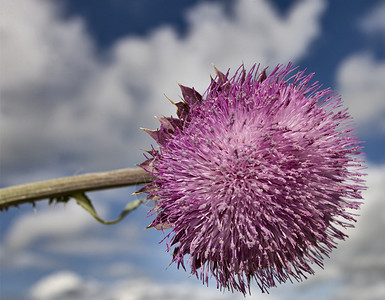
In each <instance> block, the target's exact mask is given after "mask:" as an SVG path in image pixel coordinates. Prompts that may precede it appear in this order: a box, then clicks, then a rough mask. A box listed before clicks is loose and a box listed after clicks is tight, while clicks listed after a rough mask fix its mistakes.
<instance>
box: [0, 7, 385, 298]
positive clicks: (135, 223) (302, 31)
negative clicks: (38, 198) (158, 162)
mask: <svg viewBox="0 0 385 300" xmlns="http://www.w3.org/2000/svg"><path fill="white" fill-rule="evenodd" d="M0 3H1V7H2V13H1V14H2V16H1V19H0V24H1V34H0V38H1V52H0V58H1V61H0V63H1V66H0V67H1V68H0V72H1V77H0V88H1V90H0V92H1V94H0V96H1V110H0V130H1V131H0V147H1V148H0V151H1V156H0V163H1V180H0V186H2V187H4V186H8V185H14V184H21V183H26V182H32V181H38V180H44V179H50V178H55V177H60V176H70V175H73V174H81V173H85V172H91V171H103V170H112V169H116V168H124V167H132V166H134V164H136V163H140V162H141V161H142V160H143V154H142V151H141V149H148V148H149V147H150V144H151V140H150V139H149V137H147V135H146V134H145V133H144V132H142V131H140V130H139V127H146V128H156V127H157V126H158V124H157V121H156V120H155V119H154V117H153V116H154V115H157V116H161V115H166V116H168V115H172V114H174V113H175V111H174V107H172V105H169V103H168V101H167V100H166V98H165V97H164V94H166V95H167V96H168V97H170V98H171V99H178V97H179V95H180V92H179V91H178V86H177V82H180V83H182V84H184V85H188V86H194V87H195V88H196V89H197V90H198V91H201V92H203V91H204V90H205V88H206V87H207V85H208V84H209V81H210V77H209V75H210V74H213V73H214V72H213V69H212V63H214V64H215V65H216V66H217V67H218V68H219V69H221V70H227V69H228V68H231V70H233V71H235V69H236V68H237V67H238V66H239V65H240V64H241V63H245V65H246V67H248V66H251V65H252V64H254V63H261V65H263V66H271V67H272V66H275V65H276V64H278V63H282V64H287V63H288V62H289V61H292V62H294V64H296V65H300V67H301V68H307V69H308V70H309V72H315V73H316V75H315V80H319V81H320V82H322V83H323V84H324V87H327V86H330V87H332V88H333V89H334V90H336V91H337V92H338V93H339V94H341V95H342V98H343V99H344V102H345V105H346V106H347V107H349V111H350V112H351V114H352V115H353V116H354V118H355V121H356V123H357V132H358V135H359V139H360V140H363V141H365V144H364V146H365V152H366V154H367V158H366V160H367V164H368V172H367V173H368V177H367V181H368V186H369V189H368V190H367V191H366V192H365V193H364V197H365V203H364V205H363V206H362V210H361V216H360V217H359V220H358V222H357V227H356V228H355V229H353V230H349V232H348V234H349V236H350V238H349V239H348V240H347V241H344V242H341V243H340V245H339V247H338V249H336V250H335V251H334V252H333V253H332V255H331V258H330V259H326V260H325V269H324V270H321V269H317V268H316V275H315V276H311V277H310V278H309V279H308V280H307V281H305V282H303V283H300V284H298V283H296V284H291V283H289V284H284V285H281V286H278V288H275V289H272V291H271V294H270V295H264V294H261V293H260V292H259V290H258V289H257V288H254V289H253V290H252V296H248V297H247V298H250V299H262V300H263V299H274V300H276V299H352V300H355V299H360V300H361V299H364V300H365V299H382V298H384V297H385V289H384V287H383V278H384V277H385V254H384V253H385V233H384V231H383V228H384V226H385V215H384V213H383V212H384V211H385V201H384V196H383V195H385V185H384V182H385V154H384V153H385V151H384V149H385V88H384V85H385V21H384V20H385V2H384V1H371V0H369V1H359V0H353V1H322V0H309V1H306V0H305V1H278V0H275V1H258V0H239V1H219V0H217V1H195V0H188V1H176V0H174V1H167V0H163V1H161V0H126V1H123V0H110V1H105V0H100V1H91V0H81V1H75V0H67V1H53V0H51V1H49V0H47V1H42V0H0ZM137 188H138V187H132V188H125V189H116V190H110V191H103V192H95V193H90V195H89V196H90V198H91V199H94V200H95V206H96V208H97V210H98V211H100V212H101V214H102V215H103V216H104V217H105V218H107V219H108V218H114V217H115V216H117V215H118V214H119V210H120V209H121V208H123V207H124V206H125V204H126V202H127V201H130V200H133V199H136V196H130V195H131V193H132V192H134V191H135V189H137ZM149 209H150V205H149V204H144V205H143V206H141V207H140V208H139V209H138V210H136V211H135V212H134V213H132V215H130V216H129V217H127V218H126V219H125V220H124V221H122V222H121V223H119V224H117V225H114V226H109V227H106V226H103V225H100V224H99V223H97V222H96V221H94V220H93V219H92V218H91V217H90V216H88V215H87V214H86V213H85V212H83V211H82V210H81V208H80V207H77V206H76V205H75V204H73V203H69V204H67V205H66V206H63V205H56V206H51V207H48V205H47V203H46V202H44V201H43V202H41V203H39V204H38V205H37V207H36V209H33V208H32V207H31V206H30V205H23V206H20V208H18V209H16V208H12V209H10V210H8V211H7V212H1V213H0V225H1V231H0V262H1V263H0V295H1V298H2V299H8V300H9V299H38V300H42V299H68V297H69V295H71V298H72V299H180V298H185V299H230V298H231V299H237V298H239V299H243V296H242V295H238V294H236V295H232V294H230V293H221V292H219V291H217V290H216V288H215V286H216V284H215V282H211V284H210V287H205V286H202V285H201V283H200V281H198V280H197V279H196V278H194V277H192V276H190V275H189V274H188V273H185V272H184V271H183V270H176V268H175V266H173V265H171V266H169V263H170V260H171V257H170V254H169V253H167V252H166V246H165V244H164V243H161V244H159V241H160V240H162V238H163V235H162V233H161V232H157V231H155V230H144V228H145V227H146V226H147V225H148V224H149V223H150V222H151V218H147V217H146V215H147V211H148V210H149Z"/></svg>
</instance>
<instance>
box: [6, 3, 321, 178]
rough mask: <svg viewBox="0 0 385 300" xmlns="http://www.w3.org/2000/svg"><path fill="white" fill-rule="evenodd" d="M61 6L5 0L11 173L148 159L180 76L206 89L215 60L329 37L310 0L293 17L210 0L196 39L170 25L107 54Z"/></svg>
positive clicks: (194, 18)
mask: <svg viewBox="0 0 385 300" xmlns="http://www.w3.org/2000/svg"><path fill="white" fill-rule="evenodd" d="M56 3H57V2H49V1H41V0H2V7H3V9H4V10H5V11H7V14H4V16H5V18H3V19H2V32H1V37H2V45H3V47H2V48H4V51H2V52H1V56H2V57H1V69H2V70H3V72H2V74H4V75H3V77H4V78H2V81H1V93H2V104H1V118H0V120H1V121H0V123H1V124H0V125H1V128H2V135H1V143H2V155H1V164H2V167H3V168H4V169H5V170H7V172H8V173H9V176H10V178H12V176H14V174H17V173H19V172H18V168H21V166H22V167H23V168H24V169H25V168H27V169H28V170H30V172H29V173H28V174H32V173H33V172H35V171H34V170H36V169H38V168H41V169H49V170H57V169H63V172H67V174H68V173H71V172H75V171H78V170H79V169H80V170H83V169H85V170H86V171H89V170H100V169H111V168H117V167H123V166H130V165H132V164H134V163H138V162H140V161H141V160H142V154H141V151H140V150H139V149H142V148H146V147H147V146H148V144H149V143H150V139H149V138H148V137H147V136H146V135H145V134H144V133H142V132H140V131H139V130H138V128H139V127H140V126H143V127H155V126H157V122H156V120H154V119H153V117H152V116H153V115H154V114H156V115H162V114H165V115H170V114H172V113H174V108H173V107H172V106H171V105H170V104H169V103H167V101H166V100H165V99H164V97H163V93H166V94H167V95H168V96H170V97H172V98H174V99H177V97H178V94H180V93H179V92H178V87H177V84H176V81H178V82H181V83H182V84H186V85H193V86H195V87H196V88H197V89H198V90H199V91H202V92H203V91H204V90H205V88H206V86H207V85H208V83H209V73H212V69H211V63H215V64H216V65H217V66H218V67H219V68H221V69H227V68H228V67H232V68H236V67H237V66H238V65H239V64H241V63H242V62H245V64H246V65H250V64H252V63H255V62H261V63H262V65H267V64H276V63H278V62H280V63H287V62H288V61H289V60H294V61H295V60H297V59H299V58H300V57H303V56H304V55H306V52H307V49H308V48H309V45H310V44H311V42H312V41H313V40H314V39H316V38H317V37H318V35H319V34H320V23H319V17H320V16H321V14H322V12H323V11H324V8H325V2H324V1H321V0H306V1H301V2H299V3H298V4H297V5H295V6H294V7H293V8H292V10H291V11H290V12H289V13H288V15H287V17H285V18H284V19H283V18H282V17H280V16H279V15H278V14H277V13H276V12H275V11H274V9H273V8H272V7H271V6H270V4H269V2H268V1H262V0H261V1H247V0H239V1H237V2H236V3H235V4H234V8H235V10H234V12H233V14H232V15H231V16H227V15H226V13H225V12H224V10H223V8H222V6H221V5H220V4H207V3H203V4H200V5H198V6H196V7H195V8H193V9H192V10H190V11H189V12H188V14H187V18H188V24H189V29H188V31H187V34H186V36H184V37H182V38H181V37H178V36H177V34H176V31H175V30H174V29H173V28H170V27H162V28H159V29H157V30H155V31H154V32H152V34H150V35H149V36H148V37H145V38H134V37H130V36H128V37H126V38H123V39H121V40H119V41H117V43H116V44H115V45H114V46H113V47H112V48H111V49H110V50H109V51H108V52H107V53H105V55H104V56H103V58H101V57H100V56H98V55H96V54H95V52H96V51H95V50H94V45H93V42H92V37H91V36H89V34H88V33H87V32H86V31H85V30H84V26H83V20H82V19H81V18H72V19H66V20H64V19H63V18H61V15H60V11H61V8H60V7H57V6H55V5H56ZM106 58H107V59H106ZM20 120H23V121H22V122H21V121H20ZM31 176H32V175H31ZM26 179H27V178H26ZM10 183H12V182H10Z"/></svg>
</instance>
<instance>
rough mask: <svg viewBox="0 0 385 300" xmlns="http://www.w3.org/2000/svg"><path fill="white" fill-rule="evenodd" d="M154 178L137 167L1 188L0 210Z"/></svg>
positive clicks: (137, 183)
mask: <svg viewBox="0 0 385 300" xmlns="http://www.w3.org/2000/svg"><path fill="white" fill-rule="evenodd" d="M152 179H153V177H152V176H151V175H150V174H149V173H147V172H146V171H144V170H142V169H140V168H132V169H121V170H113V171H108V172H98V173H89V174H82V175H75V176H70V177H63V178H58V179H52V180H47V181H41V182H35V183H28V184H23V185H18V186H12V187H7V188H3V189H0V210H1V209H5V208H8V207H10V206H16V205H19V204H23V203H28V202H32V203H34V202H35V201H37V200H43V199H53V198H57V197H62V196H68V195H72V194H76V193H85V192H89V191H96V190H103V189H111V188H117V187H124V186H130V185H140V184H146V183H148V182H150V181H151V180H152Z"/></svg>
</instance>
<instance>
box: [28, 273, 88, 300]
mask: <svg viewBox="0 0 385 300" xmlns="http://www.w3.org/2000/svg"><path fill="white" fill-rule="evenodd" d="M91 285H92V284H90V283H86V282H84V280H83V279H82V278H81V277H80V276H79V275H77V274H76V273H74V272H71V271H59V272H57V273H54V274H51V275H49V276H47V277H44V278H42V279H41V280H39V281H38V282H37V283H36V284H35V285H34V286H33V287H32V288H31V290H30V294H31V296H32V298H33V299H37V300H53V299H74V298H77V297H78V296H82V297H85V296H86V295H87V294H88V293H89V289H90V287H91Z"/></svg>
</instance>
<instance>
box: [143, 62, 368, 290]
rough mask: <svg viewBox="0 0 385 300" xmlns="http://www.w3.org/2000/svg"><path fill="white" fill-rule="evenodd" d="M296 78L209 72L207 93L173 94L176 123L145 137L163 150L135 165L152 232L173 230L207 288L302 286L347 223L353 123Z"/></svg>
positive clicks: (334, 100)
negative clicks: (178, 98) (141, 172)
mask: <svg viewBox="0 0 385 300" xmlns="http://www.w3.org/2000/svg"><path fill="white" fill-rule="evenodd" d="M295 70H296V69H295V68H293V67H292V65H291V64H289V65H288V66H286V67H283V66H277V67H276V68H275V69H274V70H273V71H272V72H271V73H270V74H269V75H267V74H266V69H264V70H263V71H262V72H260V73H259V75H258V68H257V67H256V66H254V67H253V68H252V69H251V70H250V71H249V72H246V71H245V70H244V68H243V66H242V67H240V68H239V69H238V71H237V72H236V74H235V75H234V76H233V77H232V78H230V79H229V78H228V74H229V73H227V74H226V75H225V74H223V73H221V72H219V71H218V70H216V73H217V77H216V79H215V80H214V79H212V82H211V84H210V86H209V88H208V89H207V91H206V92H205V93H204V94H203V97H202V96H201V95H200V94H199V93H198V92H196V91H195V90H194V89H191V88H187V87H184V86H180V87H181V90H182V94H183V102H179V103H176V106H177V115H178V117H177V118H173V117H170V118H165V117H163V118H159V120H160V123H161V126H160V129H158V130H156V131H150V130H147V129H146V131H147V132H148V133H149V134H150V135H151V136H152V137H153V138H154V139H155V140H156V142H157V143H158V145H159V150H155V149H154V148H153V149H152V150H151V151H148V153H149V154H150V155H151V156H152V157H151V158H148V159H147V160H146V161H145V162H143V163H142V164H141V165H140V166H141V167H142V168H143V169H145V170H146V171H148V172H150V173H151V174H152V175H153V176H154V177H155V179H154V180H153V182H152V183H150V184H148V185H147V186H146V187H144V188H143V189H142V190H140V192H147V193H148V195H149V198H150V199H153V200H154V201H155V208H154V210H153V212H154V214H156V217H155V220H154V221H153V222H152V224H151V225H150V226H149V227H154V228H156V229H161V230H164V229H168V228H172V231H171V232H170V233H169V234H168V235H167V246H168V250H169V251H170V250H171V249H172V248H173V250H172V251H173V259H172V261H173V262H175V263H176V264H177V266H178V268H179V267H180V266H182V267H183V268H184V269H186V265H185V262H186V261H187V262H188V264H189V267H190V268H191V272H192V273H193V274H195V275H196V276H197V277H198V278H200V279H201V280H203V282H205V283H206V284H208V279H209V277H210V276H214V277H215V279H216V280H217V285H218V288H220V289H222V288H224V289H228V290H231V291H234V290H238V291H240V292H242V293H243V294H246V293H247V292H250V284H251V280H252V279H253V278H254V279H255V281H256V283H257V284H258V286H259V287H260V289H261V290H262V292H265V291H267V290H268V288H270V287H273V286H275V285H276V282H278V283H282V282H285V281H286V280H290V281H292V279H295V280H297V281H301V280H303V279H304V278H306V274H313V273H314V271H313V270H312V268H311V267H310V264H313V263H315V264H317V265H319V266H321V267H322V266H323V263H322V260H323V257H324V256H328V254H329V253H330V252H331V249H332V248H335V247H336V240H343V239H344V238H345V237H347V235H346V234H345V233H344V232H343V231H342V230H343V229H344V228H347V227H353V225H352V222H354V221H355V219H354V216H355V214H353V213H351V211H350V210H351V209H359V206H360V203H361V202H360V200H361V199H362V197H361V191H362V190H363V189H365V185H364V181H363V179H362V178H361V176H362V175H363V174H362V173H361V170H362V169H364V166H363V162H362V157H361V156H362V155H361V153H360V146H359V144H360V142H358V141H357V139H356V137H355V135H354V131H353V129H352V127H351V126H352V118H351V117H350V115H349V114H348V112H347V109H341V105H342V100H341V98H340V97H339V96H337V95H335V94H334V92H333V91H331V90H330V89H325V90H320V86H319V85H318V83H313V84H309V82H310V80H311V78H312V76H313V75H312V74H311V75H305V73H304V71H302V72H298V71H295ZM186 255H187V256H188V259H187V260H186V261H185V256H186Z"/></svg>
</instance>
